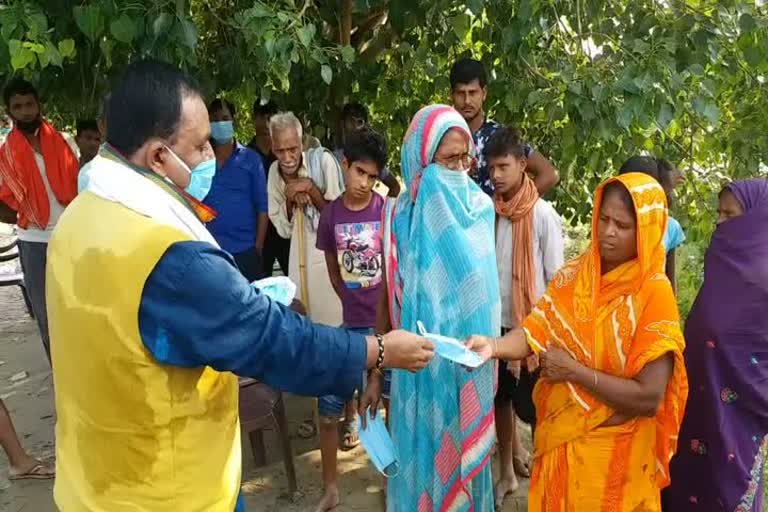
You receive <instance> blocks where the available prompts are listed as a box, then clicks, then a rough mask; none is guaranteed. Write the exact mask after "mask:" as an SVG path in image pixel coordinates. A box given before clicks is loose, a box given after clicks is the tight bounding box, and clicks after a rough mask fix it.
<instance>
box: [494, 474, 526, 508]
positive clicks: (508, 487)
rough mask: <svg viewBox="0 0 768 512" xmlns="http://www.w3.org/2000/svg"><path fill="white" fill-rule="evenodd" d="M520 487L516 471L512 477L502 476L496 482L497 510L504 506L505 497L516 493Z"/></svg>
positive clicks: (495, 498)
mask: <svg viewBox="0 0 768 512" xmlns="http://www.w3.org/2000/svg"><path fill="white" fill-rule="evenodd" d="M518 487H520V484H519V483H518V482H517V477H516V476H515V474H514V473H513V474H512V476H511V477H506V478H501V479H499V481H498V482H496V488H495V492H494V502H495V503H496V507H495V508H496V510H501V509H502V508H503V507H504V498H506V496H507V495H508V494H512V493H514V492H515V491H516V490H517V488H518Z"/></svg>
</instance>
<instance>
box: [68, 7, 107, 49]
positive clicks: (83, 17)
mask: <svg viewBox="0 0 768 512" xmlns="http://www.w3.org/2000/svg"><path fill="white" fill-rule="evenodd" d="M72 12H73V14H74V18H75V23H77V27H78V28H79V29H80V31H81V32H82V33H83V34H85V36H86V37H87V38H88V40H89V41H90V42H91V43H95V42H96V39H97V38H98V37H99V36H100V35H101V33H102V32H103V31H104V14H103V13H102V12H101V9H100V7H99V5H98V4H92V5H86V6H77V7H73V9H72Z"/></svg>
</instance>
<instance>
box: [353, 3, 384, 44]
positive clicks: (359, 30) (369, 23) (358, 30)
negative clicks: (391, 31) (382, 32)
mask: <svg viewBox="0 0 768 512" xmlns="http://www.w3.org/2000/svg"><path fill="white" fill-rule="evenodd" d="M386 20H387V8H386V4H385V5H384V7H380V8H379V9H377V10H375V11H373V12H372V13H370V14H369V15H368V17H367V18H365V20H363V22H362V23H359V24H358V25H357V27H355V29H354V30H353V32H354V33H353V34H352V46H354V47H357V46H358V45H360V44H361V43H362V42H363V38H364V37H365V35H366V34H368V33H369V32H371V31H373V30H376V29H377V28H378V27H379V26H380V25H381V24H383V23H384V22H385V21H386Z"/></svg>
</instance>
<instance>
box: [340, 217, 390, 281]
mask: <svg viewBox="0 0 768 512" xmlns="http://www.w3.org/2000/svg"><path fill="white" fill-rule="evenodd" d="M335 228H336V229H335V235H336V253H337V254H338V260H339V269H340V270H341V278H342V279H343V281H344V285H345V286H346V287H347V288H367V287H370V286H375V285H377V284H379V283H380V282H381V278H382V276H381V259H382V256H381V245H382V244H381V222H356V223H350V224H337V225H336V226H335Z"/></svg>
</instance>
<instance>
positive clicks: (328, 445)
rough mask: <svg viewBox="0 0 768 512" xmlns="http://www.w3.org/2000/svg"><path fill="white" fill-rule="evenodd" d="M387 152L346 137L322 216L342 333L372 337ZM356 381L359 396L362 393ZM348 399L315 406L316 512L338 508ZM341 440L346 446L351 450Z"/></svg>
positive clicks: (369, 140) (362, 137) (371, 136)
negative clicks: (340, 174)
mask: <svg viewBox="0 0 768 512" xmlns="http://www.w3.org/2000/svg"><path fill="white" fill-rule="evenodd" d="M386 155H387V148H386V143H385V141H384V139H383V138H382V137H381V135H379V134H378V133H376V132H374V131H372V130H370V129H363V130H359V131H356V132H354V133H352V134H351V135H349V136H348V137H347V140H346V142H345V144H344V158H343V159H342V162H341V167H342V169H343V171H344V181H345V191H344V193H343V194H342V195H341V197H339V198H338V199H336V200H335V201H333V202H332V203H330V204H328V205H327V206H326V207H325V209H323V212H322V214H321V215H320V224H319V227H318V232H317V248H318V249H319V250H321V251H324V252H325V262H326V265H327V267H328V275H329V277H330V280H331V284H332V285H333V289H334V290H335V292H336V294H337V295H338V296H339V299H341V304H342V311H343V317H344V327H346V328H348V329H351V330H355V331H358V332H361V333H364V334H372V333H373V330H374V325H375V323H376V308H377V305H378V303H379V299H380V296H381V293H382V290H383V288H382V270H381V264H382V234H381V220H382V210H383V208H384V198H383V197H381V196H380V195H379V194H376V193H374V192H373V186H374V185H375V184H376V181H377V180H378V179H379V178H380V177H381V173H382V171H383V170H384V169H385V167H386ZM362 379H363V375H362V374H361V375H360V384H361V386H360V387H358V390H359V391H362V389H361V388H362ZM351 399H352V397H350V396H345V397H343V396H323V397H320V399H319V401H318V411H319V416H320V454H321V457H322V466H323V485H324V488H325V494H324V495H323V498H322V499H321V501H320V503H319V505H318V506H317V509H316V511H317V512H324V511H326V510H332V509H334V508H336V507H337V506H338V505H339V501H340V499H339V489H338V484H337V481H336V478H337V475H336V450H337V449H338V444H339V436H338V430H337V429H338V420H339V417H340V416H341V414H342V412H344V410H345V404H346V403H347V402H348V401H349V400H351ZM350 411H351V412H350ZM346 416H347V417H346V418H345V422H346V426H347V428H348V429H349V431H348V432H346V433H345V437H346V436H354V438H355V439H354V442H355V443H356V441H357V439H356V438H357V431H356V428H357V421H356V420H357V419H356V417H354V408H347V413H346ZM349 441H350V440H348V439H345V444H347V445H348V444H350V443H349Z"/></svg>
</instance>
